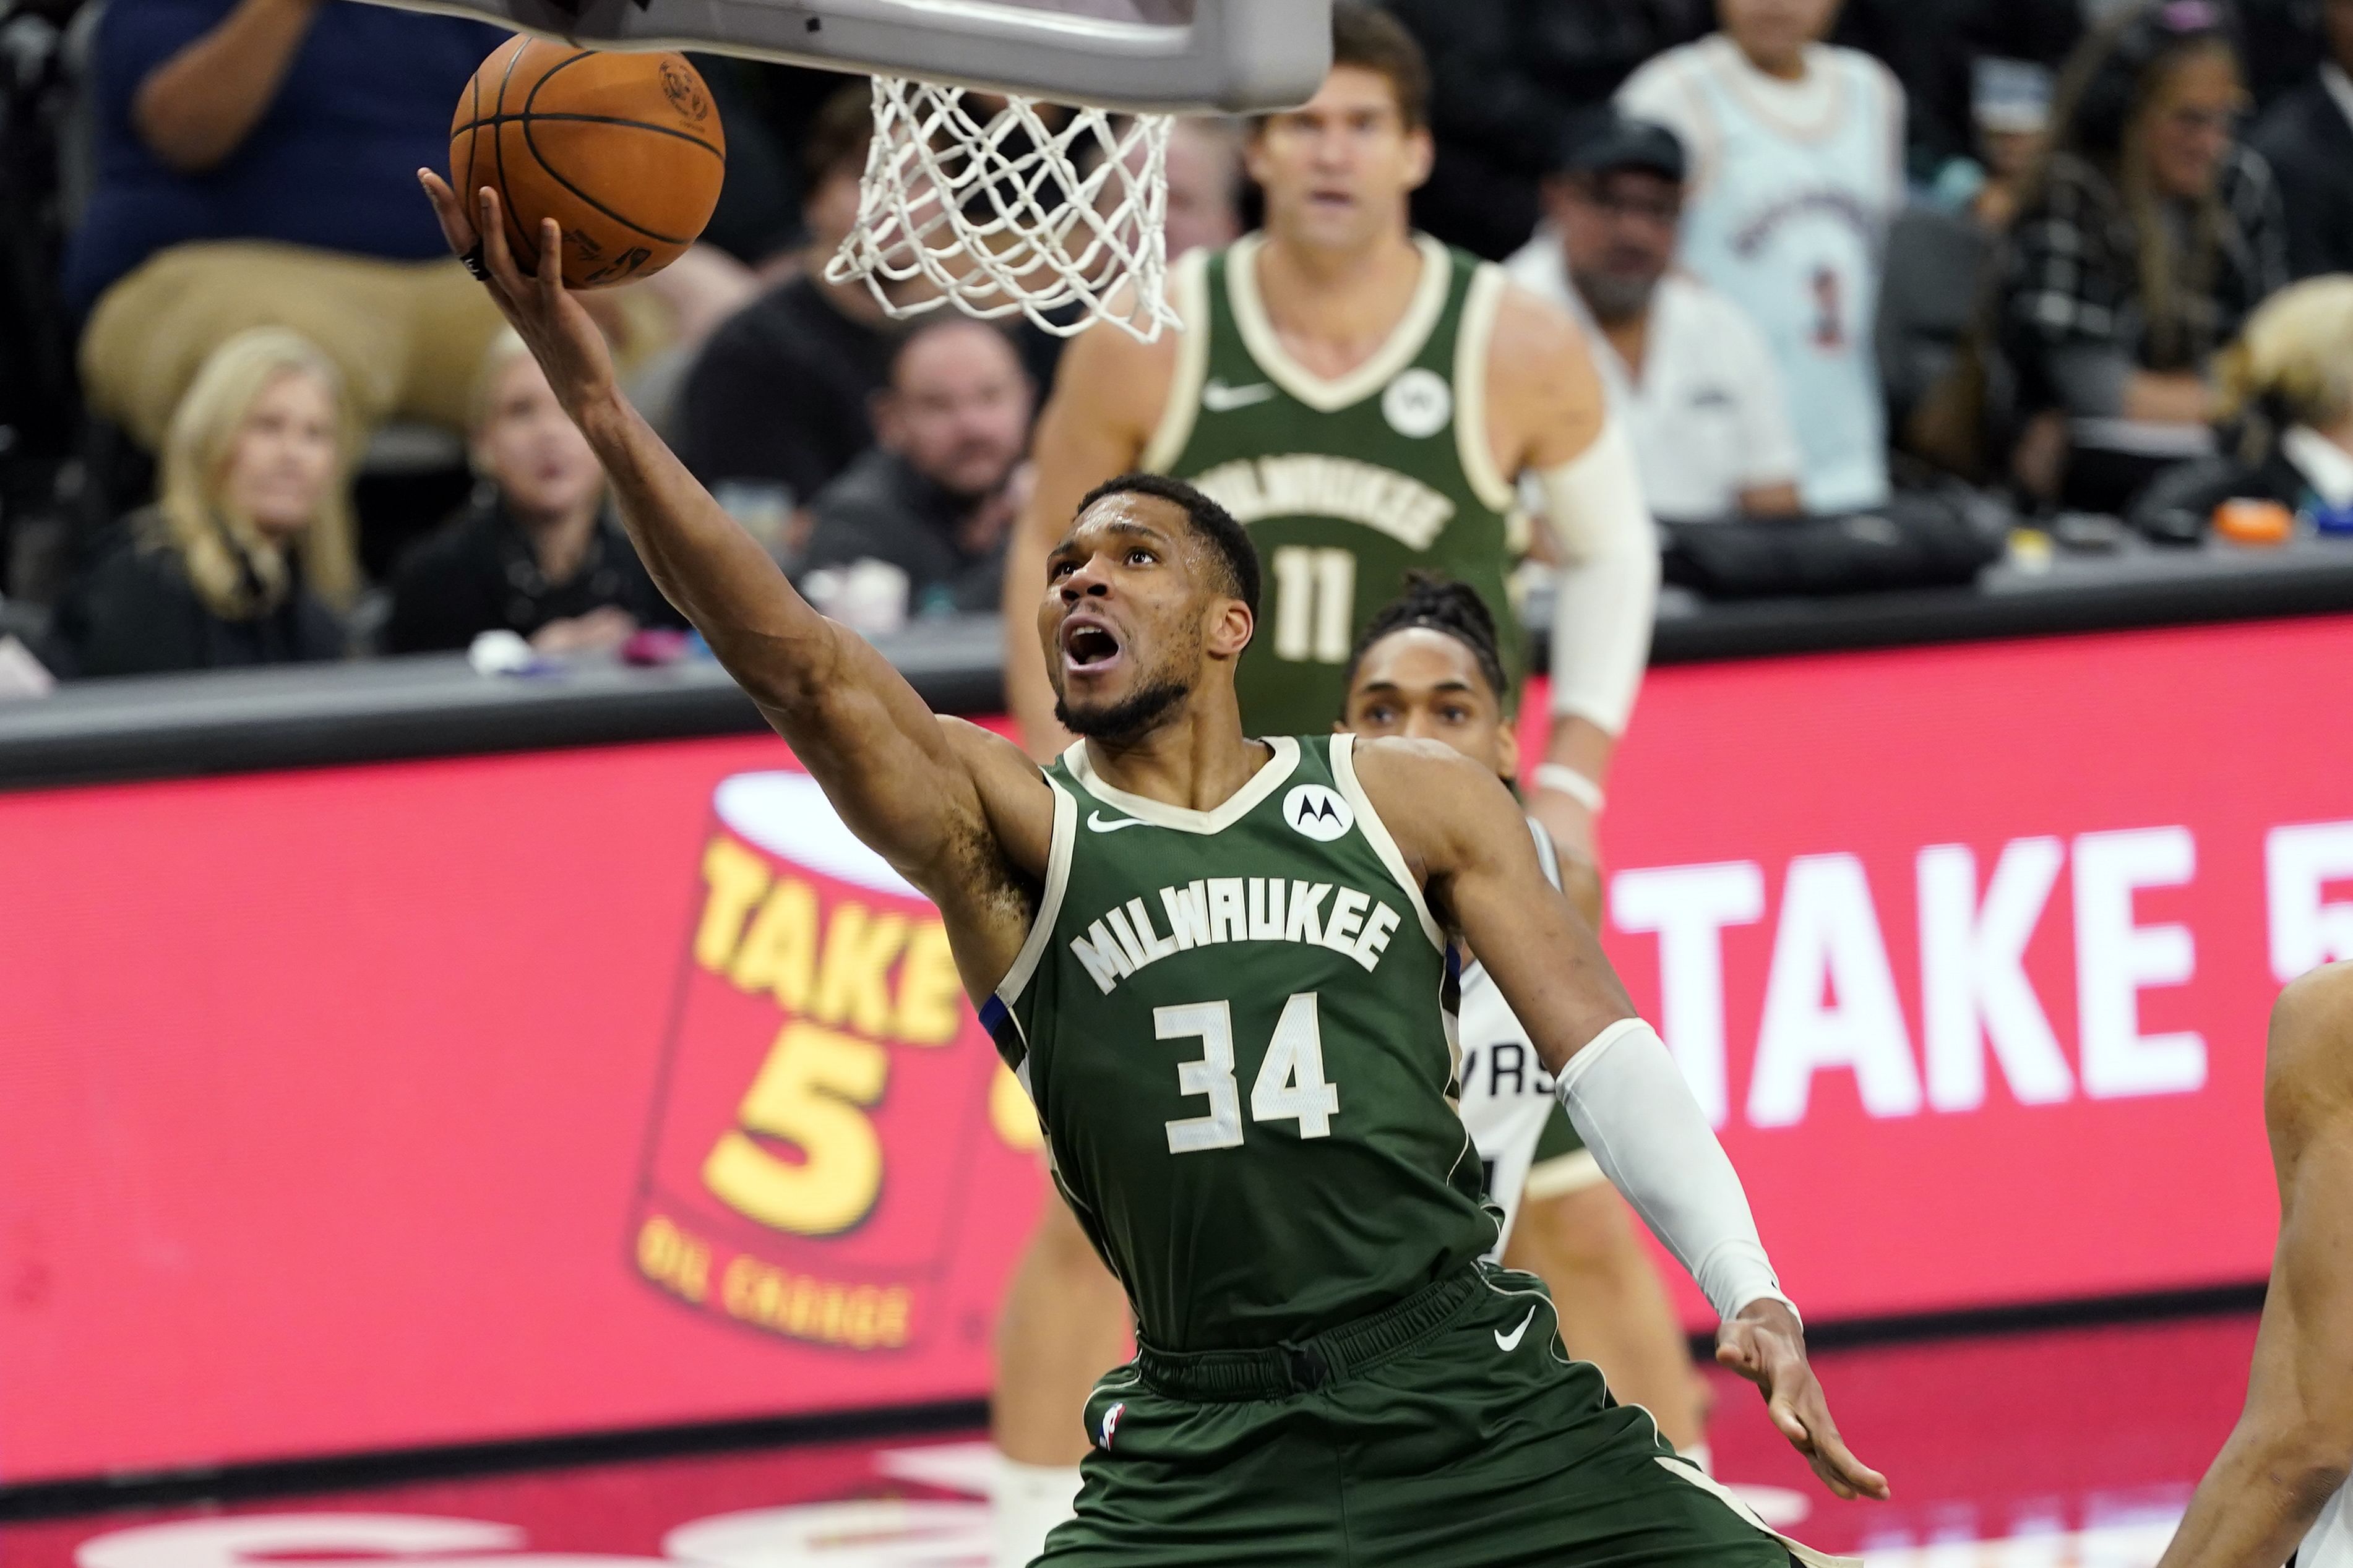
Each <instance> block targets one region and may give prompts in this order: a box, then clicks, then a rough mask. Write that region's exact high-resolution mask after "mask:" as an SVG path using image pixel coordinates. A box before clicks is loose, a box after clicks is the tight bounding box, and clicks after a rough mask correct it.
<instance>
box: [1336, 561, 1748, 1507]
mask: <svg viewBox="0 0 2353 1568" xmlns="http://www.w3.org/2000/svg"><path fill="white" fill-rule="evenodd" d="M1505 668H1506V667H1505V664H1504V654H1503V644H1502V640H1501V638H1500V637H1498V636H1497V634H1496V626H1495V617H1494V616H1493V613H1492V612H1490V611H1489V609H1488V608H1487V605H1486V602H1485V601H1484V600H1483V599H1482V598H1481V597H1480V596H1479V593H1478V590H1477V589H1475V588H1473V587H1472V586H1471V585H1470V584H1467V583H1459V582H1454V581H1451V580H1450V579H1449V578H1447V577H1445V576H1442V575H1440V574H1437V573H1432V572H1419V571H1418V572H1414V573H1410V574H1408V576H1407V579H1406V591H1405V592H1404V593H1403V594H1401V595H1398V597H1397V598H1396V599H1393V600H1391V601H1390V602H1389V603H1388V605H1385V606H1384V607H1383V608H1381V609H1380V610H1379V611H1377V613H1376V614H1375V615H1374V616H1373V618H1372V620H1371V621H1370V622H1368V623H1367V624H1366V627H1365V632H1364V635H1363V636H1362V637H1358V638H1357V639H1356V647H1355V650H1354V651H1353V652H1352V653H1351V654H1350V656H1349V658H1348V665H1347V677H1348V684H1347V707H1346V710H1345V712H1344V714H1343V715H1342V719H1341V722H1340V726H1339V727H1340V728H1342V729H1345V730H1351V731H1355V732H1356V733H1357V734H1359V735H1363V736H1367V737H1369V736H1375V735H1404V736H1409V737H1411V738H1414V739H1417V740H1430V741H1439V742H1444V743H1445V744H1446V745H1448V746H1450V747H1451V748H1453V749H1454V750H1455V751H1458V752H1461V753H1463V754H1464V755H1465V756H1468V757H1472V758H1473V759H1475V760H1477V761H1478V762H1479V763H1482V764H1483V765H1484V766H1486V767H1489V768H1492V769H1493V770H1494V772H1495V773H1497V774H1498V775H1499V776H1500V777H1502V778H1503V779H1504V781H1505V782H1506V783H1507V784H1508V783H1510V782H1511V781H1512V780H1513V779H1514V777H1516V776H1517V773H1518V771H1519V745H1518V742H1517V740H1516V738H1515V736H1514V733H1513V723H1512V721H1513V712H1512V700H1511V696H1510V693H1511V691H1512V686H1511V682H1510V679H1509V678H1508V677H1507V676H1506V674H1505V673H1504V672H1505ZM1528 831H1529V833H1530V834H1531V835H1532V836H1533V837H1534V838H1535V846H1536V853H1537V857H1538V858H1539V859H1541V860H1542V861H1543V863H1544V868H1545V871H1546V875H1547V876H1549V877H1551V878H1552V879H1553V881H1554V882H1555V884H1556V885H1557V884H1558V882H1559V880H1560V857H1559V855H1558V853H1557V851H1556V849H1555V848H1554V847H1553V842H1552V835H1551V834H1549V833H1547V832H1546V830H1545V827H1544V825H1543V824H1542V823H1540V822H1538V821H1537V820H1536V819H1535V817H1533V816H1531V817H1530V818H1529V819H1528ZM1458 1036H1459V1038H1460V1040H1461V1047H1462V1065H1461V1110H1462V1121H1463V1123H1464V1125H1465V1126H1467V1127H1468V1128H1469V1129H1470V1131H1471V1136H1472V1140H1473V1141H1474V1142H1476V1143H1477V1144H1478V1149H1479V1158H1480V1161H1481V1163H1482V1164H1483V1165H1484V1166H1485V1167H1486V1173H1487V1192H1488V1194H1489V1196H1490V1197H1492V1198H1493V1200H1494V1201H1495V1202H1496V1203H1497V1204H1498V1205H1501V1206H1502V1208H1503V1211H1504V1224H1503V1231H1502V1235H1501V1237H1500V1238H1499V1239H1498V1241H1497V1243H1496V1250H1497V1252H1498V1253H1499V1254H1500V1255H1501V1256H1502V1258H1503V1259H1504V1262H1505V1265H1506V1266H1507V1267H1509V1268H1520V1269H1525V1270H1526V1271H1528V1272H1530V1273H1533V1274H1535V1275H1538V1276H1540V1277H1541V1278H1542V1279H1544V1281H1545V1283H1546V1284H1547V1285H1549V1286H1550V1287H1551V1288H1552V1296H1553V1300H1554V1302H1555V1304H1556V1306H1557V1307H1558V1308H1559V1310H1560V1331H1561V1338H1562V1340H1563V1342H1566V1343H1567V1346H1568V1349H1569V1352H1570V1353H1571V1354H1573V1355H1575V1356H1577V1358H1578V1359H1580V1360H1583V1361H1588V1362H1591V1363H1593V1364H1594V1365H1595V1366H1597V1367H1599V1368H1600V1370H1601V1374H1602V1377H1603V1378H1604V1380H1605V1381H1607V1382H1608V1384H1609V1390H1610V1392H1611V1394H1614V1395H1615V1396H1616V1397H1617V1398H1618V1399H1619V1400H1620V1402H1621V1403H1623V1404H1627V1405H1641V1406H1642V1407H1643V1408H1644V1409H1646V1410H1648V1411H1650V1412H1651V1415H1652V1416H1653V1417H1655V1418H1656V1420H1657V1421H1658V1424H1659V1426H1660V1429H1661V1431H1662V1434H1663V1435H1664V1436H1666V1438H1667V1440H1668V1441H1669V1442H1671V1443H1672V1444H1673V1445H1674V1446H1675V1447H1676V1448H1677V1450H1678V1451H1679V1452H1682V1453H1684V1454H1687V1455H1690V1456H1692V1457H1694V1458H1701V1459H1703V1460H1704V1454H1705V1445H1704V1441H1703V1435H1704V1425H1703V1422H1704V1410H1703V1408H1702V1403H1701V1400H1702V1393H1701V1391H1702V1390H1703V1389H1704V1384H1702V1383H1701V1382H1700V1380H1699V1378H1698V1377H1697V1376H1696V1375H1695V1374H1694V1373H1693V1371H1692V1365H1691V1356H1690V1352H1688V1351H1687V1350H1686V1349H1685V1348H1684V1343H1683V1332H1682V1330H1681V1328H1680V1327H1679V1326H1678V1325H1677V1323H1676V1321H1675V1315H1674V1310H1673V1308H1672V1305H1671V1304H1670V1303H1669V1301H1668V1300H1667V1294H1666V1289H1665V1287H1664V1285H1663V1284H1662V1282H1661V1280H1660V1279H1659V1275H1658V1271H1657V1269H1656V1268H1653V1267H1652V1265H1651V1259H1650V1258H1649V1257H1648V1256H1647V1255H1646V1254H1645V1253H1644V1252H1643V1249H1642V1247H1641V1242H1640V1240H1639V1239H1638V1238H1637V1237H1635V1235H1634V1231H1633V1227H1632V1226H1630V1225H1629V1224H1628V1223H1627V1218H1626V1209H1625V1205H1623V1204H1622V1203H1620V1201H1619V1198H1618V1194H1617V1193H1616V1192H1615V1191H1614V1190H1613V1189H1612V1188H1611V1187H1610V1185H1609V1182H1608V1180H1607V1179H1606V1178H1605V1177H1604V1176H1603V1174H1602V1173H1601V1167H1600V1165H1599V1163H1597V1162H1596V1161H1595V1160H1594V1158H1593V1156H1592V1155H1591V1154H1590V1153H1588V1152H1587V1151H1586V1148H1585V1144H1584V1141H1583V1140H1581V1139H1580V1138H1578V1137H1577V1129H1576V1128H1575V1127H1573V1126H1571V1125H1570V1123H1569V1121H1568V1118H1567V1114H1566V1113H1564V1112H1563V1111H1562V1110H1561V1109H1560V1106H1559V1103H1558V1101H1557V1100H1556V1098H1555V1096H1554V1093H1553V1083H1552V1079H1550V1077H1549V1076H1548V1075H1546V1073H1545V1071H1544V1070H1543V1068H1540V1067H1539V1066H1538V1065H1537V1064H1536V1058H1535V1047H1533V1046H1532V1045H1531V1044H1530V1043H1529V1039H1528V1033H1527V1030H1526V1029H1525V1026H1522V1025H1521V1023H1520V1021H1519V1020H1518V1019H1517V1018H1516V1017H1514V1016H1513V1015H1512V1010H1511V1009H1510V1007H1508V1006H1506V1005H1504V999H1503V997H1502V995H1501V994H1499V993H1498V992H1497V991H1496V989H1495V985H1494V983H1493V981H1492V980H1490V979H1489V978H1488V977H1487V973H1486V971H1485V970H1484V969H1483V968H1482V967H1481V966H1480V965H1479V964H1478V963H1477V962H1476V961H1475V959H1474V960H1473V961H1472V962H1471V963H1469V964H1468V965H1467V966H1466V967H1465V968H1464V970H1463V972H1462V998H1461V1013H1460V1018H1459V1026H1458Z"/></svg>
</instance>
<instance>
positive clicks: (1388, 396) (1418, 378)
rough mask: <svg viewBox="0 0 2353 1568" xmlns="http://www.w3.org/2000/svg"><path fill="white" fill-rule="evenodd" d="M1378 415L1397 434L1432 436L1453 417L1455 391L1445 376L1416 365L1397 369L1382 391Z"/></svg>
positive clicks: (1415, 436) (1416, 437) (1418, 436)
mask: <svg viewBox="0 0 2353 1568" xmlns="http://www.w3.org/2000/svg"><path fill="white" fill-rule="evenodd" d="M1381 417H1382V418H1384V419H1386V420H1388V422H1389V428H1390V429H1392V430H1394V431H1396V432H1397V433H1398V435H1400V436H1404V437H1410V438H1411V439H1414V440H1417V441H1418V440H1419V439H1421V438H1422V437H1425V436H1435V435H1437V434H1438V433H1439V432H1440V430H1443V429H1445V428H1446V422H1447V421H1448V420H1450V419H1451V418H1453V417H1454V394H1453V392H1452V391H1451V389H1450V388H1449V387H1448V386H1447V384H1446V378H1445V377H1444V376H1442V375H1440V374H1438V373H1437V372H1436V371H1434V370H1424V369H1422V368H1421V367H1420V366H1419V365H1416V366H1414V367H1413V368H1412V369H1411V370H1408V371H1402V372H1400V373H1398V378H1397V379H1396V380H1395V381H1392V382H1390V383H1389V384H1388V390H1387V391H1385V392H1383V393H1382V394H1381Z"/></svg>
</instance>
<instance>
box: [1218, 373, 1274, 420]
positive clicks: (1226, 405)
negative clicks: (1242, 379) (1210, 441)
mask: <svg viewBox="0 0 2353 1568" xmlns="http://www.w3.org/2000/svg"><path fill="white" fill-rule="evenodd" d="M1273 395H1274V388H1273V387H1272V386H1271V385H1269V384H1267V383H1265V382H1263V381H1261V382H1259V383H1257V384H1254V385H1250V386H1228V385H1227V384H1225V383H1224V382H1222V381H1212V382H1208V383H1206V384H1204V385H1203V386H1202V388H1201V406H1202V407H1204V408H1206V409H1208V411H1209V412H1210V413H1212V414H1228V413H1231V412H1232V411H1233V410H1234V409H1237V408H1248V407H1249V406H1250V405H1251V404H1253V403H1264V402H1265V401H1266V400H1267V399H1268V398H1270V397H1272V396H1273Z"/></svg>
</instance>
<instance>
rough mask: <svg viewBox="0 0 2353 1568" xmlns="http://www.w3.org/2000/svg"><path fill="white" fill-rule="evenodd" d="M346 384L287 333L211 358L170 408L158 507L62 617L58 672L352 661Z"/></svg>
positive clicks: (350, 436) (354, 436)
mask: <svg viewBox="0 0 2353 1568" xmlns="http://www.w3.org/2000/svg"><path fill="white" fill-rule="evenodd" d="M357 447H358V433H357V428H356V426H355V425H354V423H353V418H352V415H351V408H350V404H349V401H348V399H347V398H346V396H345V394H344V389H343V378H342V376H341V374H339V373H338V372H337V370H336V368H335V365H334V363H333V362H332V361H331V360H329V359H328V358H327V356H326V355H325V354H323V353H321V352H320V351H319V350H318V349H317V348H316V347H314V346H313V345H312V344H311V342H309V341H308V340H306V339H304V338H302V337H301V336H300V335H299V334H297V333H294V332H291V331H287V330H286V329H284V328H282V327H258V328H255V329H253V330H252V331H245V332H240V333H238V334H237V336H235V337H233V338H231V339H229V340H228V341H227V342H224V343H223V344H221V346H220V347H219V348H217V349H216V350H214V351H213V353H212V354H211V355H210V356H209V357H207V358H206V361H205V363H204V366H203V368H202V369H200V370H199V371H198V372H197V373H196V378H195V381H194V382H193V383H191V384H190V385H189V387H188V391H187V395H185V397H183V398H182V399H181V400H180V404H179V405H178V407H177V408H175V409H174V411H173V415H172V421H171V425H170V427H169V429H168V430H167V431H166V433H165V436H164V449H163V458H162V462H161V465H160V470H159V478H158V487H157V488H158V495H157V499H156V501H155V504H154V505H153V506H151V507H148V508H145V509H144V510H141V511H138V512H135V513H133V514H132V516H131V517H129V518H128V519H126V520H125V521H124V524H123V528H122V531H121V535H122V536H121V538H120V539H118V540H117V541H116V542H115V543H114V547H113V548H112V549H111V551H109V552H107V553H106V554H105V555H104V556H103V558H101V559H100V562H99V563H98V564H97V566H96V567H95V568H94V569H93V570H92V571H91V572H90V574H89V576H88V577H87V578H85V579H84V580H83V581H82V582H81V583H80V584H79V585H78V586H77V587H76V588H75V589H74V590H73V591H72V592H71V593H69V595H68V597H67V599H66V602H65V603H64V604H62V605H59V607H58V624H57V627H56V630H55V632H54V633H53V635H52V637H51V639H50V647H49V648H48V650H47V652H48V657H49V662H50V664H51V667H52V668H55V669H57V670H58V673H59V674H61V675H66V676H69V677H70V676H95V675H140V674H160V673H163V672H166V671H171V670H182V669H214V668H227V667H232V666H237V665H257V664H286V663H295V662H300V661H305V660H313V659H329V658H340V657H342V655H343V650H344V637H343V626H342V625H341V623H340V622H339V621H338V620H337V618H336V616H337V612H339V611H343V610H346V609H348V608H349V607H350V605H351V603H352V600H353V597H354V595H356V594H357V593H358V590H359V566H358V562H357V557H356V554H355V552H354V549H353V523H352V512H351V496H350V468H351V464H352V460H353V456H354V455H355V453H356V451H357Z"/></svg>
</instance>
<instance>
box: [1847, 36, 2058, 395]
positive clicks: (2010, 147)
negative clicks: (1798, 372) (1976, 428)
mask: <svg viewBox="0 0 2353 1568" xmlns="http://www.w3.org/2000/svg"><path fill="white" fill-rule="evenodd" d="M1976 79H1977V96H1976V101H1975V103H1974V105H1973V107H1972V111H1971V112H1972V118H1973V119H1974V120H1975V121H1976V123H1977V153H1978V159H1977V160H1955V161H1953V162H1951V163H1947V165H1946V170H1947V177H1946V178H1945V179H1944V180H1943V181H1942V182H1940V185H1939V189H1938V190H1937V192H1936V194H1935V199H1931V200H1926V201H1915V202H1914V203H1913V204H1912V205H1909V206H1907V207H1905V209H1904V214H1903V216H1900V217H1898V218H1897V219H1896V220H1895V224H1894V227H1893V228H1891V229H1890V230H1889V231H1888V236H1887V264H1886V275H1885V278H1884V280H1883V287H1882V289H1881V292H1880V299H1879V326H1878V353H1879V378H1880V385H1881V387H1882V388H1883V390H1884V392H1885V394H1886V397H1887V409H1888V417H1889V420H1890V422H1891V424H1892V426H1894V428H1895V429H1898V430H1903V429H1905V426H1907V425H1908V424H1909V423H1910V421H1911V419H1912V416H1913V414H1914V412H1915V410H1916V409H1917V408H1919V407H1920V406H1921V405H1922V404H1923V403H1924V401H1925V400H1926V397H1927V395H1928V394H1929V392H1930V391H1931V389H1933V388H1934V387H1936V385H1937V384H1938V383H1939V382H1941V381H1943V380H1944V379H1945V378H1946V377H1947V376H1948V375H1949V374H1951V373H1952V369H1953V366H1954V364H1955V363H1956V362H1957V359H1958V357H1959V354H1960V353H1961V349H1962V345H1963V344H1964V343H1965V342H1967V341H1968V338H1969V334H1970V332H1971V331H1972V330H1973V329H1974V327H1975V326H1976V324H1977V322H1978V317H1979V314H1980V313H1981V311H1982V310H1983V308H1984V307H1983V298H1984V293H1985V287H1984V279H1985V277H1986V273H1987V269H1988V268H1989V266H1990V265H1991V263H1992V260H1993V257H1994V253H1995V247H1996V245H1997V244H1998V243H1999V241H2000V236H2001V235H2002V233H2003V232H2004V231H2005V230H2007V229H2008V228H2009V226H2010V221H2011V219H2012V218H2013V217H2015V216H2016V215H2017V211H2018V200H2019V196H2020V194H2021V191H2022V189H2023V188H2024V184H2025V181H2026V179H2027V177H2028V175H2029V174H2031V172H2032V169H2033V167H2034V164H2035V163H2036V162H2037V160H2039V159H2040V158H2041V156H2042V142H2043V137H2044V136H2045V135H2046V134H2047V133H2048V132H2049V129H2050V121H2051V88H2052V84H2051V73H2050V72H2048V71H2046V70H2044V69H2043V68H2042V67H2040V66H2038V65H2035V64H2033V63H2031V61H2025V60H2007V59H1995V58H1983V59H1980V60H1978V62H1977V71H1976ZM1978 160H1982V161H1978Z"/></svg>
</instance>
